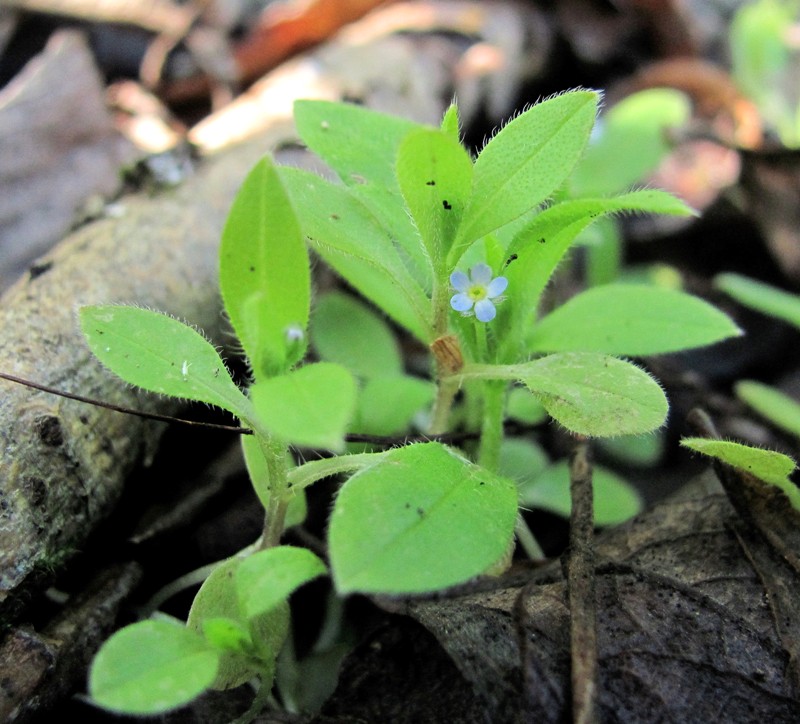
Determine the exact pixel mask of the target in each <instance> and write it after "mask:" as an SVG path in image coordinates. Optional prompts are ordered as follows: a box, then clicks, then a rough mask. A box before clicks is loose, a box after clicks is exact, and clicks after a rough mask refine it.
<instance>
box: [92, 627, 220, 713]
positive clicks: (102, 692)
mask: <svg viewBox="0 0 800 724" xmlns="http://www.w3.org/2000/svg"><path fill="white" fill-rule="evenodd" d="M219 658H220V657H219V654H218V653H217V652H216V651H214V649H213V648H212V647H211V646H210V645H209V644H208V643H207V642H206V641H205V640H204V639H203V637H202V636H199V635H198V634H197V633H195V632H194V631H191V630H189V629H187V628H186V627H184V626H182V625H181V624H179V623H177V622H172V621H163V620H153V621H141V622H139V623H135V624H132V625H131V626H126V627H125V628H123V629H121V630H119V631H117V632H116V633H115V634H114V635H113V636H112V637H111V638H110V639H108V641H106V642H105V643H104V644H103V646H102V648H101V649H100V651H99V652H98V654H97V656H96V657H95V659H94V662H93V663H92V668H91V671H90V672H89V694H90V695H91V697H92V699H93V700H94V701H95V703H97V704H98V705H99V706H101V707H103V708H105V709H111V710H113V711H117V712H120V713H124V714H135V715H147V714H160V713H161V712H165V711H169V710H170V709H175V708H176V707H179V706H183V705H184V704H187V703H189V702H190V701H192V700H193V699H195V698H196V697H198V696H199V695H200V694H202V693H203V692H204V691H206V689H208V688H209V687H210V686H211V685H212V684H213V682H214V679H215V678H216V676H217V666H218V663H219Z"/></svg>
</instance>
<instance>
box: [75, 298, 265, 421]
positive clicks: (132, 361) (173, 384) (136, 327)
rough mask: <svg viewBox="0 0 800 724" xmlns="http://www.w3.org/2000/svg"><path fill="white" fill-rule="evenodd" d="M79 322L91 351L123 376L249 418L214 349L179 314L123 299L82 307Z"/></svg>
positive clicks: (246, 404) (244, 402) (247, 408)
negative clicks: (122, 301)
mask: <svg viewBox="0 0 800 724" xmlns="http://www.w3.org/2000/svg"><path fill="white" fill-rule="evenodd" d="M80 323H81V329H82V330H83V334H84V336H85V337H86V340H87V342H88V343H89V347H90V348H91V350H92V352H94V354H95V356H96V357H97V358H98V359H99V360H100V361H101V362H102V363H103V364H104V365H105V366H106V367H108V368H109V369H110V370H111V371H112V372H114V374H116V375H119V376H120V377H121V378H122V379H123V380H125V382H128V383H130V384H132V385H136V386H138V387H141V388H142V389H145V390H149V391H150V392H158V393H160V394H162V395H169V396H170V397H180V398H182V399H185V400H196V401H197V402H205V403H208V404H209V405H216V406H217V407H221V408H222V409H224V410H229V411H230V412H232V413H233V414H234V415H236V416H237V417H240V418H242V419H245V420H246V419H248V418H249V417H251V416H252V408H251V406H250V403H249V402H248V400H247V398H246V397H245V396H244V394H243V393H242V392H241V390H239V388H238V387H237V386H236V385H235V383H234V382H233V380H232V379H231V377H230V375H229V374H228V370H227V369H226V368H225V364H224V362H223V361H222V359H220V356H219V354H217V350H215V349H214V347H213V346H212V345H211V343H210V342H208V340H206V339H205V337H203V336H202V335H201V334H200V333H199V332H197V331H195V330H194V329H192V328H191V327H189V326H188V325H186V324H183V322H179V321H178V320H177V319H173V318H172V317H169V316H167V315H166V314H161V313H159V312H153V311H150V310H148V309H140V308H138V307H129V306H124V305H102V306H94V307H82V308H81V310H80Z"/></svg>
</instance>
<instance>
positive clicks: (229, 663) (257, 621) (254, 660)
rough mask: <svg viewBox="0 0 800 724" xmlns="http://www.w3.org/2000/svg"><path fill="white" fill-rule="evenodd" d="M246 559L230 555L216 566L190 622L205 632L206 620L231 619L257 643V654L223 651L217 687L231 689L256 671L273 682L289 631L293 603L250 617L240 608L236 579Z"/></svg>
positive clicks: (191, 626)
mask: <svg viewBox="0 0 800 724" xmlns="http://www.w3.org/2000/svg"><path fill="white" fill-rule="evenodd" d="M243 560H245V559H242V558H230V559H229V560H227V561H225V562H224V563H222V564H221V565H219V566H217V568H215V569H214V571H213V572H212V573H211V575H210V576H209V577H208V578H206V580H205V582H204V583H203V585H202V586H201V587H200V590H199V591H198V592H197V595H196V596H195V598H194V601H193V602H192V607H191V609H190V610H189V618H188V620H187V622H186V625H187V627H188V628H189V629H190V630H191V631H194V632H196V633H197V634H201V633H203V630H204V626H205V622H206V621H208V620H217V619H230V620H231V621H233V622H234V623H235V624H237V625H238V626H240V627H241V628H242V629H243V630H245V631H247V633H248V635H249V637H250V641H252V643H253V646H254V649H255V650H254V652H253V655H244V654H243V653H242V652H241V651H240V650H237V649H229V650H228V651H226V652H224V653H222V654H220V656H219V668H218V670H217V673H216V678H215V679H214V681H213V684H212V688H214V689H231V688H233V687H235V686H239V685H240V684H243V683H244V682H246V681H249V680H250V679H252V678H253V677H254V676H256V675H259V676H261V677H262V684H263V685H265V686H270V685H271V676H272V672H274V666H275V657H276V656H277V655H278V652H279V651H280V648H281V646H282V645H283V641H284V639H285V638H286V635H287V633H288V631H289V606H288V604H287V603H286V602H285V601H284V602H283V603H282V604H280V605H277V606H273V607H272V608H271V609H270V610H269V611H267V612H266V613H264V614H263V615H261V616H258V617H256V618H254V619H250V620H248V617H247V616H246V615H245V613H244V611H242V609H241V608H240V606H239V598H238V596H237V594H236V586H235V580H236V571H237V569H238V568H239V566H240V565H242V562H243ZM215 626H216V624H212V636H214V637H215V640H216V634H219V633H220V631H219V629H218V628H214V627H215Z"/></svg>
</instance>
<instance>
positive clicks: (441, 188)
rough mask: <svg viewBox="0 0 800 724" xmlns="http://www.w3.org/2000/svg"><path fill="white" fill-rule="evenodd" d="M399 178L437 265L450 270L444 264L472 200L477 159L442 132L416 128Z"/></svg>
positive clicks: (404, 147)
mask: <svg viewBox="0 0 800 724" xmlns="http://www.w3.org/2000/svg"><path fill="white" fill-rule="evenodd" d="M397 180H398V182H399V184H400V189H401V191H402V193H403V198H404V199H405V201H406V204H407V206H408V208H409V210H410V211H411V216H412V217H413V219H414V222H415V223H416V226H417V229H418V231H419V234H420V237H421V238H422V244H423V245H424V247H425V250H426V252H427V254H428V256H429V257H430V258H431V260H432V262H433V268H434V269H435V270H437V272H438V273H440V274H441V272H442V271H445V272H446V266H443V265H444V264H445V259H446V258H447V253H448V252H449V250H450V247H451V245H452V243H453V240H454V238H455V235H456V231H457V230H458V226H459V223H460V222H461V218H462V216H463V214H464V210H465V209H466V207H467V204H468V202H469V199H470V189H471V187H472V159H471V158H470V157H469V154H468V153H467V152H466V151H465V150H464V148H463V146H462V145H461V144H460V143H459V142H458V141H457V140H455V139H453V138H452V136H449V135H447V134H446V133H444V132H443V131H438V130H436V129H430V130H428V129H421V130H418V131H412V132H411V133H409V134H408V136H406V138H405V140H404V141H403V143H402V144H400V150H399V151H398V156H397Z"/></svg>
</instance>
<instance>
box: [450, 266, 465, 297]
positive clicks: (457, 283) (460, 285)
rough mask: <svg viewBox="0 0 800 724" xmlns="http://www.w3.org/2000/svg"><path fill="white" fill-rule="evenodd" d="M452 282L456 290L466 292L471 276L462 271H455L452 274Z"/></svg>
mask: <svg viewBox="0 0 800 724" xmlns="http://www.w3.org/2000/svg"><path fill="white" fill-rule="evenodd" d="M450 284H451V285H452V286H453V289H455V290H456V291H459V292H466V291H467V289H469V277H468V276H467V275H466V274H464V272H462V271H454V272H453V273H452V274H451V275H450Z"/></svg>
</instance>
